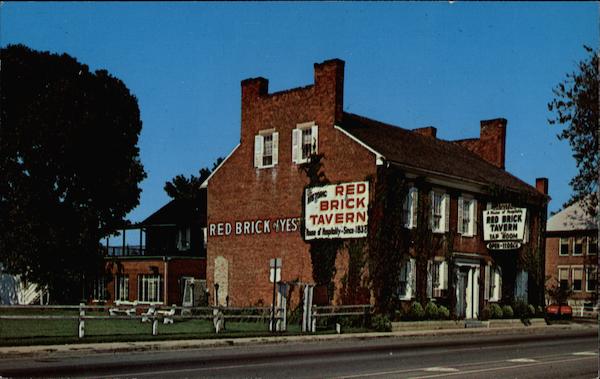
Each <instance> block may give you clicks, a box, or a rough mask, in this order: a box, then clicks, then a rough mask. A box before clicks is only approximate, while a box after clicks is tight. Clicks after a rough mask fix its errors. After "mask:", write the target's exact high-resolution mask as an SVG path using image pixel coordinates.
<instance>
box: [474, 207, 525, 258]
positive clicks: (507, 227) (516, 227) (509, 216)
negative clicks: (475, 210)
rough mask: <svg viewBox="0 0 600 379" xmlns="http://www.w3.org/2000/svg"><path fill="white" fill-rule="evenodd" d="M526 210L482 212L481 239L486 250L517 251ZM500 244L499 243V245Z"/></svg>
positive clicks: (511, 209)
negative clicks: (485, 244)
mask: <svg viewBox="0 0 600 379" xmlns="http://www.w3.org/2000/svg"><path fill="white" fill-rule="evenodd" d="M526 216H527V209H526V208H502V209H488V210H485V211H483V239H484V241H486V242H488V241H489V242H491V243H488V244H487V246H488V249H492V250H498V249H503V250H504V249H518V248H519V247H521V243H522V242H523V236H524V233H525V219H526ZM500 242H501V243H500ZM509 242H510V243H509Z"/></svg>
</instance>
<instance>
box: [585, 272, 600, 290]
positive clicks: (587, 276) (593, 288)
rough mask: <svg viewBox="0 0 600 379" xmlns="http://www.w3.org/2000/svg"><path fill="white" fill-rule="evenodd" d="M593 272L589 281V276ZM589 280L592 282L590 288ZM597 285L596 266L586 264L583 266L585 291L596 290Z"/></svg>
mask: <svg viewBox="0 0 600 379" xmlns="http://www.w3.org/2000/svg"><path fill="white" fill-rule="evenodd" d="M591 274H593V279H592V280H591V281H590V278H589V276H590V275H591ZM590 282H592V283H594V285H593V286H592V288H590ZM597 285H598V267H597V266H587V267H586V268H585V291H586V292H596V286H597Z"/></svg>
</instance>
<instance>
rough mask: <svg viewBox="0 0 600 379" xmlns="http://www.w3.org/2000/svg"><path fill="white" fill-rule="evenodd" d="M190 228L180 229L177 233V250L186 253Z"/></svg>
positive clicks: (188, 245)
mask: <svg viewBox="0 0 600 379" xmlns="http://www.w3.org/2000/svg"><path fill="white" fill-rule="evenodd" d="M190 234H191V230H190V228H182V229H179V230H178V231H177V250H179V251H188V250H189V249H190Z"/></svg>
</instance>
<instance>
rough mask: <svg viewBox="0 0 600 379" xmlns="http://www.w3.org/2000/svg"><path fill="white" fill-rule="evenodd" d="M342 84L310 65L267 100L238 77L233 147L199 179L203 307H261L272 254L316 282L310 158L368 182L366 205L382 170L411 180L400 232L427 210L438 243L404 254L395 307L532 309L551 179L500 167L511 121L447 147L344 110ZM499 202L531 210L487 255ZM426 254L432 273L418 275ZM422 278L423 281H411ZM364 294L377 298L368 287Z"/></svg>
mask: <svg viewBox="0 0 600 379" xmlns="http://www.w3.org/2000/svg"><path fill="white" fill-rule="evenodd" d="M343 88H344V62H343V61H341V60H338V59H334V60H329V61H325V62H323V63H320V64H315V65H314V84H312V85H308V86H305V87H301V88H295V89H290V90H286V91H282V92H276V93H269V89H268V81H267V79H264V78H253V79H247V80H244V81H242V83H241V92H242V99H241V136H240V144H239V145H238V146H237V147H236V148H235V149H234V150H233V152H232V153H231V154H230V155H229V156H228V157H227V158H226V159H225V161H224V162H223V163H222V164H221V166H220V167H219V168H218V169H217V170H216V171H215V172H213V174H212V175H211V176H210V177H209V178H208V179H207V181H206V182H205V183H204V184H203V186H205V187H207V189H208V195H207V198H208V212H207V213H208V231H207V232H208V233H207V234H208V247H207V286H208V288H209V290H210V291H211V295H212V296H213V300H211V301H214V300H215V298H216V297H218V302H219V303H220V304H222V305H225V304H229V305H235V306H241V305H252V304H257V303H263V304H269V303H270V302H271V291H272V284H271V283H270V281H269V275H270V268H269V261H270V259H272V258H276V257H278V258H281V259H282V262H283V263H282V268H281V280H282V281H283V282H287V283H311V282H313V275H312V266H311V256H310V253H309V244H308V243H307V242H306V241H305V235H304V216H305V214H304V212H305V211H306V209H305V206H304V190H305V186H306V185H307V183H308V178H307V176H306V174H305V173H303V172H302V170H300V167H301V165H302V164H304V163H306V162H307V161H308V160H309V158H310V156H311V154H315V153H318V154H321V155H322V156H323V159H322V163H323V166H322V172H323V173H324V174H325V175H326V177H327V179H328V180H329V181H330V182H331V183H334V184H342V185H345V184H344V183H355V182H359V183H366V186H367V188H368V194H369V200H370V201H372V200H373V199H374V197H375V196H376V195H377V194H376V188H377V184H378V181H380V178H381V177H382V173H385V172H391V171H393V172H397V173H400V174H401V175H402V176H403V177H404V178H405V181H406V183H407V185H408V189H407V195H406V198H405V199H403V201H404V203H403V210H402V211H403V217H404V218H405V219H404V220H403V226H402V228H405V229H406V230H414V229H416V228H417V225H419V223H418V222H417V220H416V215H417V214H418V212H419V209H417V208H418V204H421V201H423V204H427V202H429V203H430V204H431V206H430V208H431V212H427V213H425V214H427V215H428V217H429V218H430V222H428V223H427V224H425V225H428V227H427V229H428V231H425V230H423V233H425V234H426V233H432V234H433V238H434V239H436V240H438V241H441V242H443V243H445V248H441V247H439V246H438V247H435V248H432V250H431V251H427V252H426V255H427V257H424V253H423V252H422V251H421V252H417V251H416V249H415V247H414V246H411V247H410V251H409V253H408V255H407V258H406V259H405V260H404V263H403V264H402V266H401V267H398V272H397V275H398V276H399V278H400V280H399V281H400V285H399V288H398V291H397V294H396V296H397V297H398V299H399V300H401V301H405V302H406V303H410V301H412V300H414V299H417V298H419V296H422V295H419V294H426V296H428V297H430V298H433V299H435V300H436V301H438V302H440V303H446V304H448V305H449V306H451V307H452V309H454V312H455V313H456V314H457V316H458V317H467V318H473V317H477V315H478V313H479V311H480V309H482V307H483V306H484V305H485V304H486V303H487V302H488V301H506V302H508V301H510V300H511V299H513V298H514V297H515V296H520V297H527V296H529V297H530V299H529V301H530V302H533V303H540V302H541V301H542V299H543V274H542V272H543V247H544V246H543V243H540V241H541V235H542V233H543V228H544V227H545V211H546V204H547V200H548V197H547V180H542V179H540V180H538V183H536V184H537V188H536V187H532V186H530V185H528V184H526V183H524V182H523V181H521V180H519V179H518V178H516V177H514V176H513V175H511V174H510V173H508V172H506V171H505V170H504V158H505V137H506V124H507V121H506V120H505V119H493V120H486V121H482V122H481V129H480V136H479V138H473V139H467V140H460V141H445V140H441V139H438V138H437V137H436V128H434V127H425V128H418V129H414V130H407V129H402V128H399V127H396V126H392V125H388V124H385V123H382V122H378V121H375V120H371V119H368V118H365V117H362V116H358V115H355V114H351V113H347V112H344V111H343V98H344V93H343ZM352 188H358V187H352ZM336 191H337V190H336ZM352 191H354V189H352ZM506 203H510V204H512V206H514V207H522V208H523V209H526V210H527V223H526V224H527V231H526V232H525V234H526V240H524V241H521V242H519V244H518V245H519V247H518V248H515V246H516V245H513V246H512V247H509V249H508V250H494V251H490V250H488V248H487V246H486V241H484V239H483V232H484V230H483V211H484V210H486V209H490V208H492V207H496V206H498V205H499V204H503V206H505V205H506ZM336 204H337V203H336ZM336 206H337V205H336ZM351 206H352V204H350V206H349V207H351ZM523 215H524V214H523ZM344 217H346V216H344ZM369 217H371V216H369ZM314 220H317V219H316V218H315V219H314ZM335 220H336V221H340V220H341V219H340V220H337V219H335ZM343 221H348V219H345V220H343ZM350 221H352V222H354V221H356V219H354V218H352V219H351V220H350ZM523 221H524V220H523ZM363 239H364V238H363ZM443 243H442V245H443ZM521 244H522V246H521ZM503 246H507V245H503ZM527 254H530V255H531V254H534V255H536V256H537V257H538V258H539V259H538V260H537V262H541V263H538V264H537V265H536V266H535V267H525V268H524V266H523V265H522V264H519V263H518V262H521V261H523V260H524V259H521V258H523V257H524V256H525V255H527ZM423 259H425V260H426V266H427V268H428V269H427V270H428V271H427V273H422V272H421V273H418V272H417V271H418V270H417V266H419V263H420V262H422V261H423ZM348 266H349V257H348V251H347V250H346V249H341V250H340V252H339V254H338V255H337V261H336V267H337V271H336V276H335V278H334V284H335V289H334V291H333V296H332V298H331V301H333V302H336V303H340V302H343V301H344V300H343V296H341V291H342V287H343V285H344V282H345V281H346V279H347V275H348ZM422 266H423V265H420V266H419V267H422ZM526 269H527V270H526ZM363 273H364V275H365V276H368V273H365V271H364V270H363ZM534 274H535V275H534ZM425 275H426V276H427V280H419V276H423V278H424V276H425ZM540 278H541V279H540ZM362 282H363V283H368V280H365V281H362ZM215 284H217V285H218V289H217V288H216V287H215ZM424 286H427V289H425V288H422V287H424ZM362 289H363V290H364V291H366V293H367V294H369V293H371V296H370V297H371V298H370V301H376V299H374V298H373V296H372V292H370V291H371V290H370V288H369V287H368V285H365V288H362ZM540 294H541V295H540ZM366 298H367V300H369V296H367V297H366Z"/></svg>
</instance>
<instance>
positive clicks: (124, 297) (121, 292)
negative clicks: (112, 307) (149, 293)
mask: <svg viewBox="0 0 600 379" xmlns="http://www.w3.org/2000/svg"><path fill="white" fill-rule="evenodd" d="M115 300H119V301H128V300H129V276H127V275H117V277H116V280H115Z"/></svg>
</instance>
